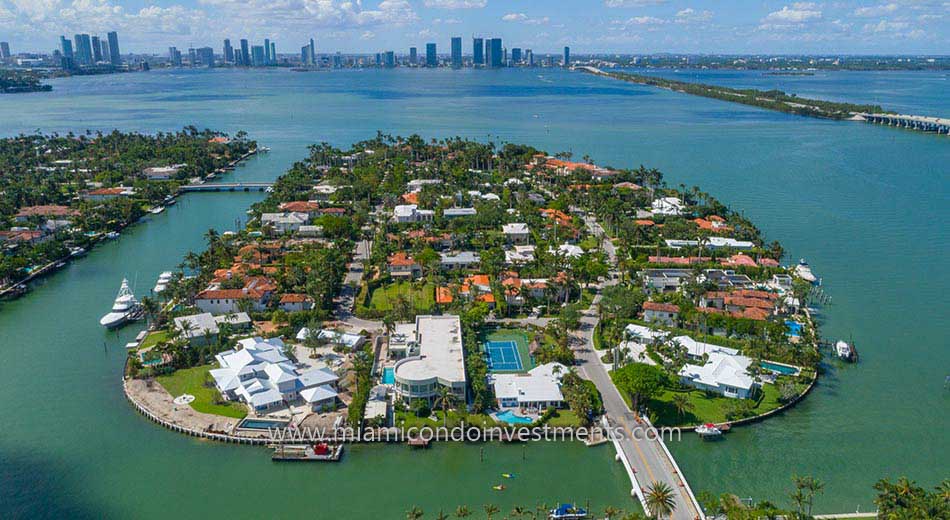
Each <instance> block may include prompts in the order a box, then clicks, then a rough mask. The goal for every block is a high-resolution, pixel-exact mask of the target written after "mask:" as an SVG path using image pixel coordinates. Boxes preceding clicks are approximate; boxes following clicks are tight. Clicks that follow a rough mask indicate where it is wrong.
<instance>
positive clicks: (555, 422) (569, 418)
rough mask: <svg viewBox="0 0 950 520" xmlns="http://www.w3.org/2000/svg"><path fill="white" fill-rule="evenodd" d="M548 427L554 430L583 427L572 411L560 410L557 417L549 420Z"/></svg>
mask: <svg viewBox="0 0 950 520" xmlns="http://www.w3.org/2000/svg"><path fill="white" fill-rule="evenodd" d="M545 424H546V425H547V426H550V427H552V428H554V427H561V428H567V427H575V428H579V427H580V426H581V420H580V418H579V417H578V416H577V414H576V413H574V412H573V411H572V410H567V409H564V410H558V411H557V415H555V416H554V417H551V418H550V419H548V422H547V423H545Z"/></svg>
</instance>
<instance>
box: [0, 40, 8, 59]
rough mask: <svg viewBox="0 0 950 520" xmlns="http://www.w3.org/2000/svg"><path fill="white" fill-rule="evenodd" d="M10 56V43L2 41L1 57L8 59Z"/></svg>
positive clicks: (0, 46) (0, 45) (0, 44)
mask: <svg viewBox="0 0 950 520" xmlns="http://www.w3.org/2000/svg"><path fill="white" fill-rule="evenodd" d="M9 57H10V44H9V43H7V42H0V58H3V59H7V58H9Z"/></svg>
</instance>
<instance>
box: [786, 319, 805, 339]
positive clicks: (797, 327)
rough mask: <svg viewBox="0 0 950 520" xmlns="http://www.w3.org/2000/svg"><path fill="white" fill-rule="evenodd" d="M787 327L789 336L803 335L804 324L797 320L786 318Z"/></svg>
mask: <svg viewBox="0 0 950 520" xmlns="http://www.w3.org/2000/svg"><path fill="white" fill-rule="evenodd" d="M785 327H787V328H788V335H789V336H801V335H802V324H801V323H798V322H797V321H791V320H786V321H785Z"/></svg>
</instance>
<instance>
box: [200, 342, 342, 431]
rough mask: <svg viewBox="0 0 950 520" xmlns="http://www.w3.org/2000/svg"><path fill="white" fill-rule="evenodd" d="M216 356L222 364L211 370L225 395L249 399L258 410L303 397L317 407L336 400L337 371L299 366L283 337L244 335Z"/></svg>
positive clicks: (331, 403)
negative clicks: (233, 345)
mask: <svg viewBox="0 0 950 520" xmlns="http://www.w3.org/2000/svg"><path fill="white" fill-rule="evenodd" d="M215 359H216V360H217V361H218V365H219V366H220V368H216V369H213V370H211V371H210V374H211V377H212V378H213V379H214V384H215V386H216V387H217V388H218V391H220V392H221V395H222V396H223V397H224V398H225V399H228V400H232V401H242V402H244V403H247V405H248V406H250V407H251V408H252V409H254V411H256V412H258V413H266V412H268V411H269V410H273V409H275V408H280V407H281V406H283V405H284V404H286V403H290V404H294V403H299V402H301V401H302V402H305V403H307V404H308V405H310V407H311V409H312V410H314V411H319V410H322V409H324V408H327V407H331V406H333V405H334V404H335V403H336V399H337V391H336V384H337V381H338V380H339V378H338V377H337V375H336V374H334V373H333V372H332V371H330V370H329V369H326V368H318V369H310V370H306V371H299V370H297V368H296V367H295V366H294V364H293V362H292V361H290V359H288V358H287V356H285V355H284V342H283V341H281V340H280V338H271V339H267V340H264V339H262V338H259V337H257V338H247V339H242V340H241V341H239V342H238V347H236V348H234V349H232V350H227V351H224V352H221V353H220V354H217V355H216V356H215Z"/></svg>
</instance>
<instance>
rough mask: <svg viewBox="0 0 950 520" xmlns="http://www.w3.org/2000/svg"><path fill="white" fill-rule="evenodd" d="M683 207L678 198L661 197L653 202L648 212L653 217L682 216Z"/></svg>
mask: <svg viewBox="0 0 950 520" xmlns="http://www.w3.org/2000/svg"><path fill="white" fill-rule="evenodd" d="M685 207H686V206H685V205H684V204H683V201H682V200H680V199H679V198H678V197H661V198H659V199H656V200H654V201H653V204H652V207H651V208H650V211H652V212H653V214H655V215H682V214H683V210H684V209H685Z"/></svg>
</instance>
